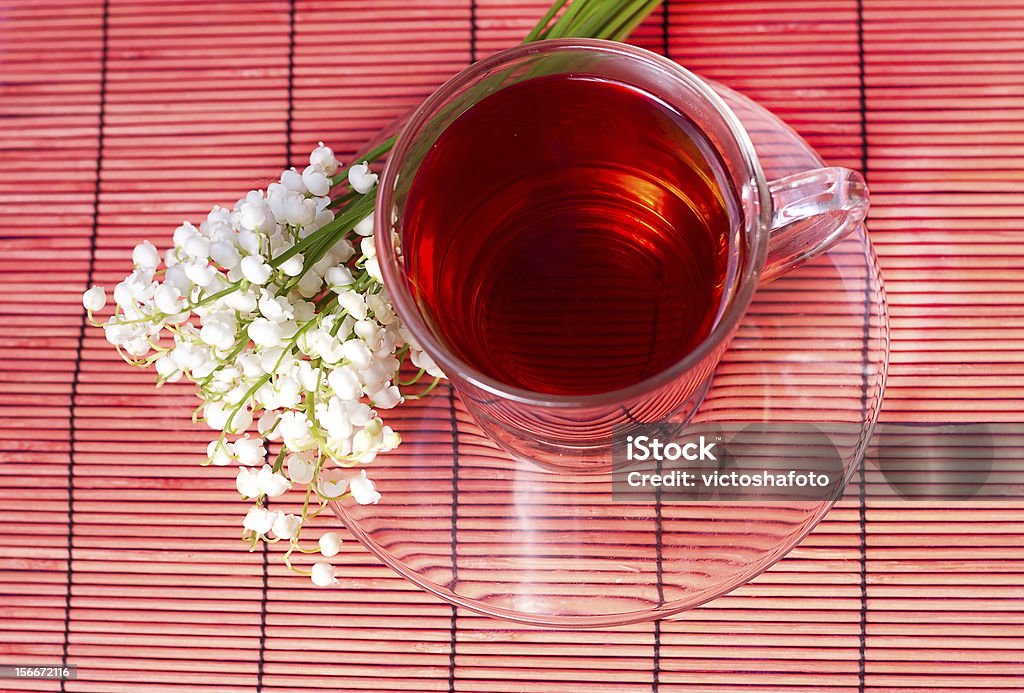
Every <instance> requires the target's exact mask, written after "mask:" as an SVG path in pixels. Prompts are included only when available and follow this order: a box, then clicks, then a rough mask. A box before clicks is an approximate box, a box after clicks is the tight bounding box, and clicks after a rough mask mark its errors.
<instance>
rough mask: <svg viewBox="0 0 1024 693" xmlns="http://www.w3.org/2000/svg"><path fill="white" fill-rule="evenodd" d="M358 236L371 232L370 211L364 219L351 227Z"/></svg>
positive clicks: (371, 218) (371, 219)
mask: <svg viewBox="0 0 1024 693" xmlns="http://www.w3.org/2000/svg"><path fill="white" fill-rule="evenodd" d="M352 230H353V231H355V232H356V234H357V235H360V236H369V235H370V234H372V233H373V212H370V213H369V214H368V215H367V216H366V218H365V219H363V220H362V221H361V222H359V223H358V224H356V225H355V228H353V229H352Z"/></svg>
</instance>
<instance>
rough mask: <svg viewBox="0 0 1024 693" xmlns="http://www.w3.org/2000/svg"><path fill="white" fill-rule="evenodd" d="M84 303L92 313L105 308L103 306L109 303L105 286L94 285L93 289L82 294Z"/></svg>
mask: <svg viewBox="0 0 1024 693" xmlns="http://www.w3.org/2000/svg"><path fill="white" fill-rule="evenodd" d="M82 305H83V306H84V307H85V309H86V310H87V311H89V312H90V313H93V312H95V311H97V310H103V306H105V305H107V295H106V294H105V293H104V292H103V287H102V286H94V287H92V288H91V289H87V290H86V291H85V293H83V294H82Z"/></svg>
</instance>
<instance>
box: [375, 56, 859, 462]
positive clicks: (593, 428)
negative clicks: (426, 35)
mask: <svg viewBox="0 0 1024 693" xmlns="http://www.w3.org/2000/svg"><path fill="white" fill-rule="evenodd" d="M553 75H572V76H580V75H583V76H587V77H593V78H597V79H601V80H608V81H610V82H614V83H617V84H621V85H627V86H628V87H630V88H635V89H638V90H641V91H643V92H644V93H646V94H650V95H652V96H653V97H655V98H657V99H658V100H660V101H661V102H663V103H664V104H667V105H668V106H670V107H671V108H672V109H674V110H675V111H677V112H678V113H680V114H682V115H683V116H685V118H686V119H687V120H688V121H689V122H691V123H693V124H694V125H695V126H696V127H697V128H698V129H699V131H700V133H701V135H702V137H703V139H704V141H706V142H707V143H709V144H710V146H711V147H712V148H713V149H714V154H715V156H716V158H717V160H718V162H719V163H720V175H721V177H722V180H720V181H719V184H720V187H721V188H722V190H723V192H724V193H725V195H724V197H725V198H726V202H727V204H726V209H727V210H728V211H727V215H728V219H727V224H728V230H727V235H728V253H729V263H730V268H731V269H730V271H729V272H728V273H727V274H726V275H724V276H725V279H724V282H723V284H724V285H723V286H721V287H720V289H721V294H720V301H719V305H718V306H717V310H716V312H715V315H714V322H713V324H712V325H711V326H710V329H709V331H708V332H707V334H706V336H704V337H703V338H702V339H701V340H700V341H699V343H697V344H696V345H695V346H693V347H692V348H690V349H688V350H687V351H686V352H685V353H683V354H681V355H680V357H679V358H678V359H676V360H675V361H674V362H672V363H670V364H668V365H667V366H666V367H664V368H662V369H661V370H659V371H658V372H656V373H653V374H650V375H649V376H647V377H644V378H642V379H639V380H637V381H636V382H632V383H629V384H627V385H625V386H622V387H617V388H615V389H610V390H608V391H598V392H588V393H585V394H552V393H551V392H543V391H540V390H531V389H527V388H523V387H519V386H517V385H510V384H508V383H506V382H503V381H502V380H499V379H497V378H495V377H493V376H492V375H489V374H488V373H485V372H483V371H482V370H481V369H480V368H478V367H477V365H476V364H474V363H473V362H471V361H470V360H467V358H465V354H464V353H463V352H462V350H460V347H459V345H458V344H453V343H451V341H450V340H449V339H448V338H447V337H446V336H445V334H444V333H443V330H441V329H438V326H439V323H441V322H442V321H444V320H445V319H446V316H445V315H435V314H431V313H430V311H429V309H428V308H427V306H425V304H424V301H423V300H422V295H421V287H418V286H417V282H416V279H415V277H413V276H412V275H411V272H410V264H411V263H410V259H411V258H410V257H409V256H407V255H406V254H405V251H406V244H405V243H404V241H405V240H406V238H407V237H408V234H409V230H410V229H409V226H408V223H409V220H408V218H407V214H406V212H407V205H408V203H409V196H410V187H411V185H412V184H413V181H414V180H415V177H416V174H417V172H418V171H419V170H420V167H421V165H422V164H423V162H424V159H425V157H426V156H428V154H429V152H430V151H431V149H432V147H433V145H434V144H435V143H436V142H437V140H438V138H440V137H441V136H442V135H443V134H444V132H445V131H446V129H447V128H449V127H450V126H451V125H452V123H454V122H455V121H456V120H457V119H458V118H459V117H460V116H462V115H463V114H465V113H466V112H467V111H468V110H470V109H471V108H473V107H474V106H475V105H477V104H479V103H480V102H481V101H482V100H484V99H486V98H487V97H489V96H491V95H493V94H495V93H496V92H497V91H499V90H503V89H509V88H511V87H514V86H515V85H519V84H522V83H524V82H526V81H528V80H534V79H538V78H540V77H548V76H553ZM457 184H458V183H457V181H455V182H453V185H457ZM465 203H466V204H467V205H472V204H474V203H475V201H474V200H471V199H467V200H466V201H465ZM867 208H868V197H867V189H866V187H865V184H864V180H863V178H862V177H861V175H860V174H859V173H857V172H855V171H851V170H848V169H843V168H822V169H816V170H808V171H805V172H802V173H798V174H795V175H790V176H787V177H786V178H782V179H778V180H774V181H767V180H766V179H765V175H764V172H763V171H762V168H761V165H760V163H759V162H758V159H757V155H756V154H755V152H754V148H753V145H752V144H751V141H750V137H749V136H748V133H747V132H746V131H745V130H744V128H743V126H742V125H741V124H740V122H739V120H738V119H737V117H736V116H735V114H734V113H733V112H732V111H731V110H730V109H729V107H728V106H727V105H726V104H725V103H724V102H723V100H722V99H721V98H720V97H719V96H718V95H717V94H716V93H715V92H714V91H713V90H712V88H711V87H710V86H709V85H708V84H707V83H705V82H704V81H702V80H701V79H700V78H699V77H697V76H695V75H694V74H692V73H691V72H689V71H687V70H686V69H684V68H682V67H680V66H678V65H676V64H675V63H673V62H671V61H669V60H667V59H665V58H663V57H661V56H658V55H656V54H654V53H651V52H649V51H646V50H643V49H640V48H636V47H634V46H629V45H625V44H620V43H614V42H609V41H598V40H584V39H567V40H558V41H541V42H537V43H532V44H526V45H522V46H518V47H515V48H512V49H509V50H505V51H502V52H500V53H497V54H495V55H493V56H491V57H490V58H487V59H485V60H482V61H480V62H478V63H476V64H474V65H472V66H471V67H469V68H467V69H466V70H464V71H463V72H461V73H460V74H458V75H456V76H455V77H453V78H452V79H451V80H449V81H448V82H447V83H445V84H444V85H443V86H442V87H440V88H439V89H438V90H437V91H436V92H435V93H434V94H433V95H432V96H431V97H430V98H429V99H427V101H425V102H424V103H423V104H422V105H421V106H420V107H419V108H418V109H417V110H416V111H415V112H414V113H413V114H412V115H411V116H410V118H409V119H408V121H407V122H406V123H405V124H404V126H403V128H402V130H401V132H400V134H399V136H398V140H397V143H396V145H395V147H394V149H393V150H392V152H391V155H390V157H389V160H388V163H387V166H386V168H385V170H384V173H383V176H382V178H381V181H380V191H379V194H378V198H377V206H376V214H375V220H376V221H375V226H376V228H375V233H376V239H377V252H378V258H379V262H380V267H381V271H382V273H383V276H384V279H385V284H386V286H387V288H388V291H389V293H390V295H391V298H392V300H393V302H394V305H395V309H396V311H397V313H398V315H399V317H400V318H401V319H402V321H403V322H404V324H405V326H406V327H407V329H408V331H409V333H410V334H411V336H412V337H413V338H414V339H415V340H416V342H418V344H419V345H420V346H421V347H422V348H423V350H424V351H425V352H426V353H427V354H428V355H429V356H430V357H431V358H433V360H434V361H435V362H436V363H437V364H438V365H439V366H440V367H441V369H442V370H443V371H444V372H445V374H446V376H447V377H448V379H449V380H450V381H451V383H452V386H453V387H454V389H455V391H456V392H457V393H458V394H459V396H460V398H461V400H462V402H463V403H464V404H465V406H466V408H467V410H468V411H469V412H470V413H471V414H472V415H473V417H474V418H475V419H476V420H477V422H478V423H479V424H480V426H481V427H482V429H483V430H484V431H485V432H486V433H487V435H488V436H489V437H490V438H491V439H492V440H494V441H495V442H496V443H497V444H498V445H500V446H501V447H502V448H504V449H505V450H507V451H508V452H510V453H512V454H513V455H514V456H516V457H518V458H521V459H526V460H530V461H532V462H536V463H538V464H540V465H543V466H545V467H552V468H556V469H558V468H561V469H566V470H573V471H603V470H607V469H609V468H610V464H611V462H612V444H613V439H615V438H618V437H620V436H626V435H629V432H630V431H631V430H632V429H635V428H637V427H639V426H647V425H650V424H654V423H662V424H665V425H668V426H676V427H682V425H683V424H685V423H686V421H688V420H689V418H690V417H691V416H692V415H693V413H694V412H695V411H696V409H697V407H698V406H699V404H700V402H701V400H702V398H703V396H704V394H705V393H706V392H707V389H708V386H709V384H710V381H711V377H712V374H713V371H714V369H715V367H716V365H717V364H718V362H719V360H720V359H721V356H722V354H723V353H724V351H725V349H726V347H727V346H728V344H729V340H730V339H731V337H732V336H733V334H734V332H735V330H736V328H737V325H738V324H739V321H740V320H741V319H742V318H743V315H744V313H745V311H746V309H747V307H748V306H749V304H750V301H751V299H752V297H753V295H754V292H755V291H756V290H757V288H758V286H760V285H761V284H764V283H766V282H769V281H771V280H772V279H774V278H775V277H778V276H780V275H781V274H783V273H785V272H787V271H789V270H791V269H793V268H795V267H798V266H799V265H800V264H802V263H803V262H804V261H806V260H808V259H810V258H813V257H815V256H817V255H819V254H821V253H823V252H825V251H827V250H828V249H829V248H831V247H832V246H833V245H834V244H835V243H837V242H838V241H839V240H841V239H842V238H843V237H844V236H846V235H847V234H848V233H849V232H851V231H852V230H853V229H854V228H856V226H857V225H858V224H859V223H861V222H862V221H863V219H864V217H865V215H866V213H867ZM460 238H465V235H460V234H458V233H453V234H452V235H451V239H450V241H449V242H451V243H457V242H460V240H459V239H460ZM451 317H453V316H447V318H451ZM537 348H538V349H544V348H545V345H544V344H542V343H538V344H537ZM613 436H614V437H615V438H613Z"/></svg>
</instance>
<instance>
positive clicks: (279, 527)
mask: <svg viewBox="0 0 1024 693" xmlns="http://www.w3.org/2000/svg"><path fill="white" fill-rule="evenodd" d="M301 527H302V518H300V517H297V516H295V515H291V514H288V515H285V514H284V513H281V514H280V515H278V516H277V519H275V520H274V526H273V527H272V528H271V530H272V531H273V532H274V536H276V537H279V538H281V539H284V540H286V541H288V540H291V539H294V538H295V535H297V534H298V533H299V529H300V528H301Z"/></svg>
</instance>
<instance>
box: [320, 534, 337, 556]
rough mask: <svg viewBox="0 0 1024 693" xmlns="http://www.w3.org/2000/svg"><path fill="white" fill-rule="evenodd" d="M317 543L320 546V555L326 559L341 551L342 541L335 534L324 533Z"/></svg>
mask: <svg viewBox="0 0 1024 693" xmlns="http://www.w3.org/2000/svg"><path fill="white" fill-rule="evenodd" d="M317 543H318V544H319V545H320V553H321V554H323V555H324V556H327V557H328V558H330V557H331V556H337V555H338V552H340V551H341V544H342V541H341V537H339V536H338V533H337V532H326V533H324V534H323V535H321V536H320V540H319V541H318V542H317Z"/></svg>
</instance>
